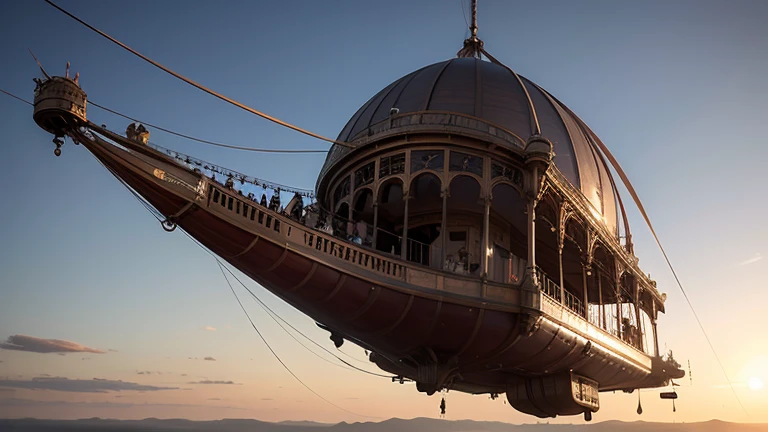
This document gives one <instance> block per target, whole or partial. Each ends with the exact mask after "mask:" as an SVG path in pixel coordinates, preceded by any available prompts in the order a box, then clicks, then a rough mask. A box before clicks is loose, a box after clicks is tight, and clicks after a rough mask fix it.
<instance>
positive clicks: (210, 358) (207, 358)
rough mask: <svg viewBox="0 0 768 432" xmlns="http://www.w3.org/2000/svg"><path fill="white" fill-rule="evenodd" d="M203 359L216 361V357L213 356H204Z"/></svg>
mask: <svg viewBox="0 0 768 432" xmlns="http://www.w3.org/2000/svg"><path fill="white" fill-rule="evenodd" d="M203 360H208V361H216V359H215V358H213V357H205V358H204V359H203Z"/></svg>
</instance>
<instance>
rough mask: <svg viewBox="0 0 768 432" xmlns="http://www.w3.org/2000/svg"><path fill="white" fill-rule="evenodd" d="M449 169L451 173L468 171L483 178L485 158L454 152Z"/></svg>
mask: <svg viewBox="0 0 768 432" xmlns="http://www.w3.org/2000/svg"><path fill="white" fill-rule="evenodd" d="M449 169H450V170H451V171H466V172H470V173H472V174H477V175H479V176H480V177H482V176H483V158H482V156H474V155H471V154H466V153H460V152H455V151H452V152H451V161H450V165H449Z"/></svg>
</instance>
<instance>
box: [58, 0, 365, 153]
mask: <svg viewBox="0 0 768 432" xmlns="http://www.w3.org/2000/svg"><path fill="white" fill-rule="evenodd" d="M45 2H46V3H48V4H49V5H51V6H53V7H54V8H56V9H58V10H59V11H60V12H62V13H64V14H65V15H67V16H68V17H70V18H72V19H74V20H75V21H77V22H79V23H80V24H82V25H84V26H85V27H88V28H89V29H90V30H92V31H94V32H96V33H98V34H99V35H101V36H103V37H104V38H106V39H108V40H109V41H111V42H113V43H115V44H117V45H118V46H120V47H121V48H123V49H125V50H127V51H128V52H130V53H131V54H133V55H135V56H137V57H139V58H141V59H142V60H144V61H146V62H148V63H150V64H152V65H153V66H155V67H157V68H159V69H161V70H163V71H164V72H167V73H168V74H170V75H173V76H174V77H176V78H178V79H180V80H182V81H184V82H186V83H187V84H189V85H191V86H193V87H196V88H198V89H200V90H202V91H204V92H206V93H208V94H210V95H212V96H215V97H217V98H219V99H221V100H223V101H225V102H228V103H230V104H232V105H234V106H236V107H238V108H241V109H243V110H245V111H248V112H250V113H251V114H255V115H257V116H259V117H262V118H264V119H267V120H269V121H271V122H274V123H277V124H279V125H281V126H284V127H287V128H289V129H293V130H294V131H296V132H301V133H303V134H305V135H309V136H311V137H313V138H317V139H319V140H323V141H326V142H329V143H331V144H338V145H341V146H345V147H352V145H351V144H348V143H346V142H344V141H339V140H335V139H331V138H326V137H324V136H322V135H319V134H316V133H314V132H311V131H308V130H306V129H302V128H300V127H298V126H294V125H292V124H290V123H287V122H285V121H283V120H280V119H278V118H276V117H272V116H270V115H269V114H265V113H263V112H261V111H258V110H255V109H253V108H251V107H249V106H247V105H245V104H242V103H240V102H238V101H236V100H234V99H231V98H228V97H227V96H224V95H222V94H221V93H217V92H215V91H213V90H211V89H209V88H208V87H205V86H204V85H202V84H198V83H197V82H195V81H192V80H191V79H189V78H187V77H185V76H183V75H181V74H179V73H177V72H174V71H173V70H171V69H169V68H167V67H165V66H163V65H162V64H160V63H158V62H156V61H154V60H152V59H150V58H149V57H147V56H145V55H143V54H141V53H140V52H138V51H136V50H134V49H133V48H131V47H129V46H128V45H126V44H124V43H122V42H120V41H119V40H117V39H115V38H113V37H112V36H110V35H108V34H106V33H104V32H103V31H101V30H99V29H97V28H96V27H94V26H92V25H90V24H88V23H87V22H85V21H83V20H82V19H80V18H78V17H77V16H75V15H73V14H71V13H70V12H67V11H66V10H65V9H63V8H61V7H60V6H58V5H57V4H56V3H54V2H52V1H51V0H45Z"/></svg>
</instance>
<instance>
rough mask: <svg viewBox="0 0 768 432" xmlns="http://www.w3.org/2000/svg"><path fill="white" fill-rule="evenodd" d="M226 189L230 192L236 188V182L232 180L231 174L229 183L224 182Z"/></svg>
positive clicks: (228, 179)
mask: <svg viewBox="0 0 768 432" xmlns="http://www.w3.org/2000/svg"><path fill="white" fill-rule="evenodd" d="M224 187H225V188H227V189H229V190H232V189H234V188H235V181H234V180H233V179H232V175H231V174H230V176H229V177H227V181H226V182H224Z"/></svg>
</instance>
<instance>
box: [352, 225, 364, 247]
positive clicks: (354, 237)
mask: <svg viewBox="0 0 768 432" xmlns="http://www.w3.org/2000/svg"><path fill="white" fill-rule="evenodd" d="M351 240H352V243H357V244H363V239H362V238H360V233H359V232H357V228H355V230H354V231H353V232H352V238H351Z"/></svg>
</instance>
